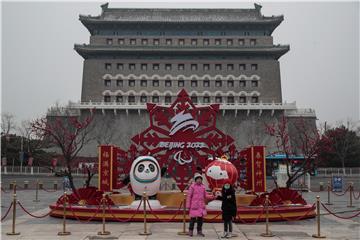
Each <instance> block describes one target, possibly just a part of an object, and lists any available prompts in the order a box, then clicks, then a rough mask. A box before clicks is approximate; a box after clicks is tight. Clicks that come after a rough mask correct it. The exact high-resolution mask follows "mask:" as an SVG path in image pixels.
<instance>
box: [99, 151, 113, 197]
mask: <svg viewBox="0 0 360 240" xmlns="http://www.w3.org/2000/svg"><path fill="white" fill-rule="evenodd" d="M112 176H113V146H105V145H103V146H100V147H99V186H98V188H99V190H100V191H104V192H110V191H112V189H113V184H112V183H113V177H112Z"/></svg>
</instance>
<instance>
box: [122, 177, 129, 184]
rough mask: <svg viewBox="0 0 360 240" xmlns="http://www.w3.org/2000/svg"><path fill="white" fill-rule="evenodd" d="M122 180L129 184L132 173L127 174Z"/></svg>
mask: <svg viewBox="0 0 360 240" xmlns="http://www.w3.org/2000/svg"><path fill="white" fill-rule="evenodd" d="M121 182H122V183H123V184H124V185H127V184H128V183H129V182H130V175H127V176H126V177H125V178H124V179H123V180H122V181H121Z"/></svg>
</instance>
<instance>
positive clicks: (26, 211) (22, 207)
mask: <svg viewBox="0 0 360 240" xmlns="http://www.w3.org/2000/svg"><path fill="white" fill-rule="evenodd" d="M17 204H19V206H20V208H21V209H22V210H23V211H24V212H25V213H27V214H28V215H30V216H31V217H34V218H44V217H47V216H49V215H50V214H51V213H52V212H53V211H54V210H50V212H48V213H46V214H44V215H41V216H36V215H34V214H32V213H30V212H29V211H28V210H26V209H25V207H24V206H23V205H22V204H21V203H20V202H19V201H18V202H17Z"/></svg>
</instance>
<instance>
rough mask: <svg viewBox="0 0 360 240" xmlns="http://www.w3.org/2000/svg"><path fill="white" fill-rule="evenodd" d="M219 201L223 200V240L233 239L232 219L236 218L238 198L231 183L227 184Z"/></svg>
mask: <svg viewBox="0 0 360 240" xmlns="http://www.w3.org/2000/svg"><path fill="white" fill-rule="evenodd" d="M218 199H220V200H222V204H221V210H222V219H223V221H224V234H223V236H222V237H223V238H230V237H232V219H233V218H235V217H236V213H237V207H236V197H235V190H234V187H233V186H232V185H231V184H230V182H226V183H225V184H224V186H223V188H222V191H221V196H220V197H218Z"/></svg>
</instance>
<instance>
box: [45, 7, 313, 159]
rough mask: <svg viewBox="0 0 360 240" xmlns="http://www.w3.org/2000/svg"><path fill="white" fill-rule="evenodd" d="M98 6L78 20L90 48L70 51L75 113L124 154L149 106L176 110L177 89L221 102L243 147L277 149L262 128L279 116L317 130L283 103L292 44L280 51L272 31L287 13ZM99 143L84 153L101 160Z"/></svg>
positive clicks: (302, 112)
mask: <svg viewBox="0 0 360 240" xmlns="http://www.w3.org/2000/svg"><path fill="white" fill-rule="evenodd" d="M101 8H102V12H101V14H100V15H99V16H89V15H87V16H85V15H80V18H79V20H80V21H81V23H82V24H83V25H84V26H85V27H86V28H87V29H88V30H89V33H90V43H89V44H75V47H74V49H75V51H76V52H77V53H78V54H79V55H80V56H81V57H82V58H83V59H84V67H83V79H82V93H81V101H80V102H78V103H71V104H70V106H69V108H71V109H72V110H73V111H74V114H80V113H81V114H89V112H90V111H89V109H93V108H96V109H97V110H96V113H95V114H96V115H97V118H96V119H97V121H105V123H106V124H107V125H109V124H110V125H111V129H112V130H111V132H112V134H114V133H115V134H114V135H116V136H114V137H113V138H111V139H110V140H109V142H108V143H112V144H114V145H118V146H120V147H122V148H124V149H127V148H128V147H129V146H130V144H131V140H130V139H131V137H132V136H134V135H135V134H138V133H139V132H141V131H142V130H144V129H145V128H146V127H147V126H148V125H149V119H148V113H147V111H146V103H147V102H152V103H157V104H165V105H167V104H170V103H172V101H174V100H175V98H176V96H177V93H178V92H179V91H180V90H181V89H185V90H186V91H187V92H188V93H189V95H190V96H191V99H192V101H193V102H194V103H196V104H202V105H207V104H210V103H219V104H221V105H220V111H221V114H219V116H218V120H217V121H218V122H217V125H218V128H220V129H221V130H222V131H224V132H225V133H227V134H230V135H232V136H233V137H234V139H235V143H236V145H237V146H238V147H245V146H248V145H251V144H257V145H266V146H268V147H269V148H271V147H273V146H274V144H273V143H271V140H270V138H269V136H267V135H266V134H265V130H264V123H269V122H273V121H276V120H277V119H279V117H280V116H282V115H283V114H285V116H286V117H287V118H288V120H289V122H291V121H293V119H296V118H299V117H304V118H305V119H306V121H307V123H308V124H311V125H312V126H314V127H315V120H316V115H315V111H314V110H312V109H298V108H297V107H296V104H295V103H284V102H283V99H282V92H281V79H280V63H279V58H280V57H281V56H283V55H284V54H285V53H287V52H288V51H289V48H290V47H289V45H280V44H274V43H273V37H272V33H273V31H274V30H275V29H276V28H277V27H278V26H279V24H280V23H281V22H282V21H283V20H284V17H283V16H269V17H267V16H263V15H262V14H261V6H260V5H257V4H255V8H252V9H125V8H109V7H108V4H104V5H102V6H101ZM57 114H58V113H57V112H56V111H53V110H50V111H49V113H48V115H57ZM105 119H108V120H105ZM291 131H294V130H291ZM99 142H102V141H97V142H96V141H94V143H93V145H91V146H87V148H85V149H84V150H83V152H82V155H89V156H96V154H97V148H96V146H97V144H98V143H99ZM102 143H104V142H102Z"/></svg>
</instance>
